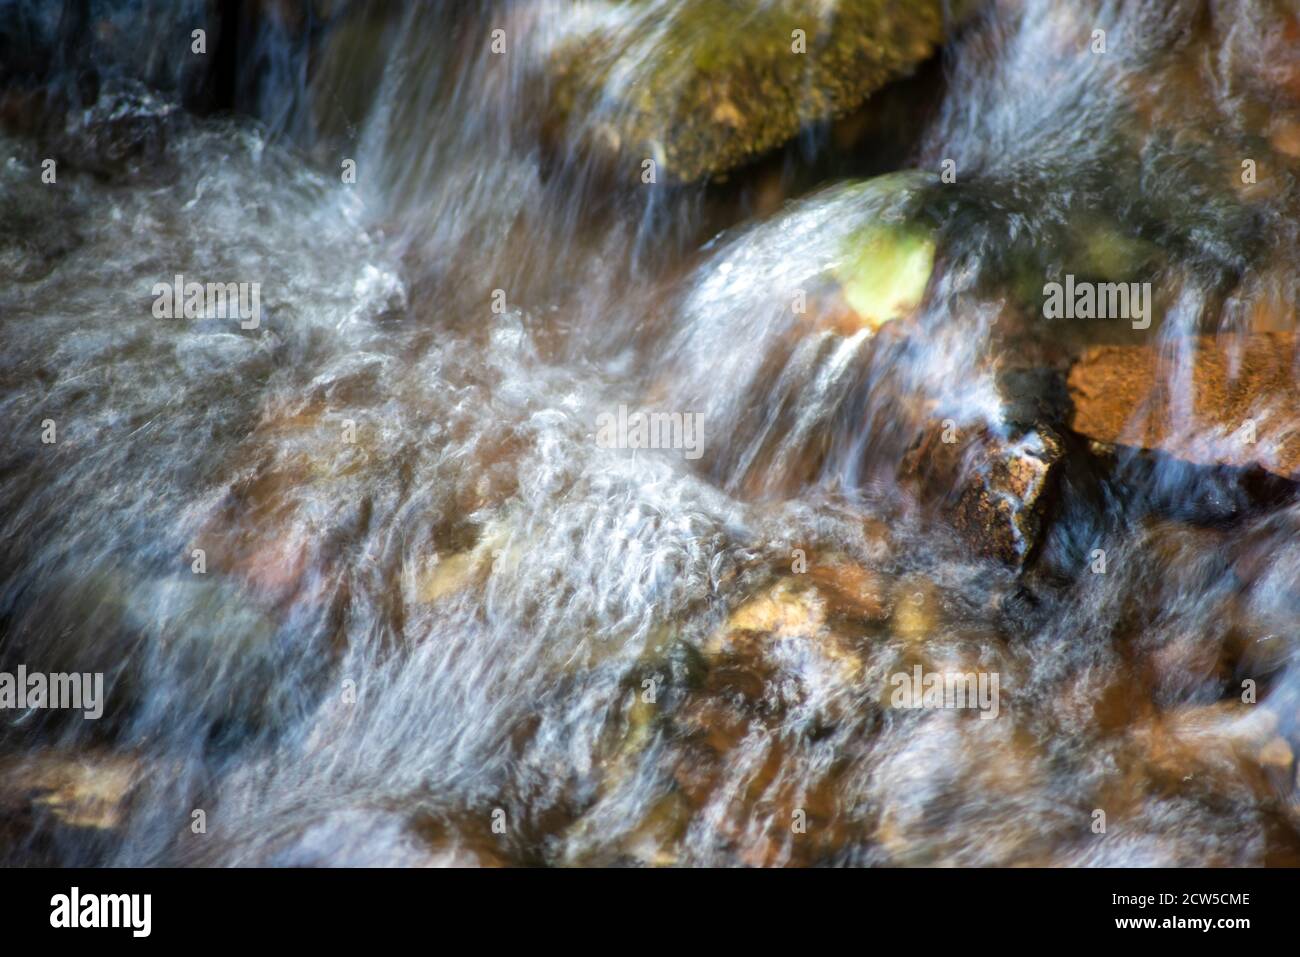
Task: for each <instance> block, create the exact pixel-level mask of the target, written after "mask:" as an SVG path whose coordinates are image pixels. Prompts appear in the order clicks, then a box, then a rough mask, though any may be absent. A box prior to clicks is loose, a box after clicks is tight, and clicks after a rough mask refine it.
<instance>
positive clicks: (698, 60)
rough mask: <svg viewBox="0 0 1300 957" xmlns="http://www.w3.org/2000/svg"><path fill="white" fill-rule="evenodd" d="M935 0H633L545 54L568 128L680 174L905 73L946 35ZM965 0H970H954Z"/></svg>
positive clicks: (846, 104) (756, 148)
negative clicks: (751, 0)
mask: <svg viewBox="0 0 1300 957" xmlns="http://www.w3.org/2000/svg"><path fill="white" fill-rule="evenodd" d="M945 6H947V5H946V4H944V3H941V2H939V0H913V2H910V3H892V2H889V0H839V2H837V3H824V2H814V0H778V2H774V3H765V4H753V5H751V4H736V3H732V2H730V0H692V2H689V3H678V2H671V3H665V2H652V0H636V2H624V3H617V4H608V5H605V6H604V7H603V8H602V9H601V10H600V11H599V12H598V13H597V14H596V15H594V16H592V17H591V19H590V21H588V22H584V23H583V24H581V25H579V28H578V29H577V30H575V31H574V32H573V33H571V34H570V35H569V36H567V37H566V38H565V39H563V40H562V41H561V42H560V43H559V44H558V45H557V47H556V49H555V50H554V51H553V53H552V55H551V57H550V63H549V70H550V73H551V77H552V80H553V82H554V96H553V105H554V108H555V110H556V112H557V114H558V115H556V116H555V117H553V119H552V125H555V126H558V127H559V129H560V130H561V131H562V132H561V134H560V135H562V136H563V137H564V138H565V139H566V142H573V141H574V139H576V140H577V141H578V142H579V143H580V144H582V146H584V147H585V148H588V149H592V150H593V151H594V152H596V153H597V154H601V153H603V154H605V155H606V156H610V155H612V156H615V157H619V158H621V159H622V160H623V161H624V162H626V163H627V164H629V168H630V169H631V168H635V169H636V171H637V172H639V171H640V164H641V163H642V162H643V160H645V159H652V160H654V161H655V162H656V163H657V164H658V167H659V172H660V173H662V174H663V175H665V176H666V177H667V178H670V179H672V180H675V181H678V182H691V181H694V180H698V179H702V178H704V177H706V176H711V175H715V174H718V173H721V172H724V171H726V170H729V169H731V168H733V167H735V166H738V165H740V164H741V163H744V162H745V161H746V160H748V159H750V158H752V157H754V156H756V155H757V154H759V153H762V152H764V151H765V150H768V149H771V148H773V147H775V146H778V145H779V144H781V143H783V142H784V141H786V140H788V139H790V138H791V137H792V136H794V135H795V133H797V132H798V130H799V129H800V127H802V126H803V125H805V124H807V123H810V122H813V121H817V120H824V119H830V118H832V117H838V116H841V115H843V114H845V113H847V112H848V111H850V110H852V109H853V108H854V107H855V106H857V105H858V104H859V103H861V102H862V100H863V99H864V98H865V97H867V96H868V95H869V94H870V93H872V92H873V91H875V90H876V89H878V88H879V87H881V86H883V85H884V84H885V83H887V82H888V81H890V80H892V79H894V78H896V77H900V76H903V75H906V74H908V73H910V72H911V71H912V70H913V69H914V68H915V67H916V66H917V65H918V64H919V63H920V62H921V61H923V60H925V59H926V58H927V57H929V56H930V55H931V54H932V53H933V52H934V50H935V47H936V46H937V45H938V44H939V43H941V42H942V41H943V39H944V36H945V22H944V8H945ZM956 6H959V7H968V6H970V5H969V4H958V5H956Z"/></svg>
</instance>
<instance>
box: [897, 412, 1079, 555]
mask: <svg viewBox="0 0 1300 957" xmlns="http://www.w3.org/2000/svg"><path fill="white" fill-rule="evenodd" d="M945 439H947V440H948V441H945ZM1060 458H1061V442H1060V439H1059V438H1058V437H1057V435H1056V434H1055V433H1054V432H1052V431H1051V429H1049V428H1047V427H1045V426H1040V427H1038V428H1036V429H1031V430H1029V431H1028V432H1024V433H1022V434H1020V435H1019V436H1018V437H1010V438H1004V437H1001V436H999V435H997V434H995V433H994V432H992V431H991V430H989V429H987V428H981V429H978V430H970V429H966V428H960V427H952V428H946V427H943V426H937V427H931V428H930V429H929V430H927V431H926V432H925V433H924V434H923V436H922V437H921V439H920V440H919V441H918V442H917V444H916V445H915V446H913V448H912V449H911V450H910V451H909V452H908V453H907V455H906V456H905V457H904V459H903V463H902V474H903V476H904V477H905V478H907V479H910V480H912V481H914V482H915V483H916V484H917V487H918V491H919V493H920V495H921V497H922V498H923V499H930V500H935V499H938V500H940V501H941V503H942V507H943V509H944V511H945V513H946V514H947V516H948V520H949V521H951V522H952V524H953V526H954V527H955V528H956V529H957V531H958V533H959V534H960V535H961V536H962V537H963V538H964V539H965V540H966V541H968V542H970V544H971V545H972V546H974V547H975V548H976V549H977V550H978V551H979V552H980V553H982V554H984V555H989V556H991V557H994V558H998V559H1000V560H1001V561H1004V562H1006V563H1008V564H1011V565H1020V564H1022V563H1023V562H1024V561H1025V559H1027V558H1028V557H1029V554H1030V553H1031V552H1032V551H1033V549H1034V546H1035V545H1036V544H1037V542H1038V534H1039V531H1040V525H1041V520H1042V514H1043V509H1044V506H1045V504H1046V494H1047V491H1048V489H1049V488H1050V484H1051V478H1052V474H1053V471H1054V469H1055V466H1056V463H1057V462H1058V461H1059V460H1060Z"/></svg>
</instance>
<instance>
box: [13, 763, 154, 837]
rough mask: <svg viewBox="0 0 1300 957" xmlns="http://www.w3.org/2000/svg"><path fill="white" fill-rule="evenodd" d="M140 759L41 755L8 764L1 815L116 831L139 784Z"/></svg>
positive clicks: (78, 827)
mask: <svg viewBox="0 0 1300 957" xmlns="http://www.w3.org/2000/svg"><path fill="white" fill-rule="evenodd" d="M140 770H141V769H140V766H139V762H138V760H137V759H136V758H134V757H131V756H128V755H114V754H106V753H97V752H89V751H88V752H84V753H65V752H59V751H49V752H42V753H40V754H36V755H32V756H29V757H22V758H17V759H13V760H11V761H7V762H6V763H5V765H4V768H3V773H0V781H3V785H0V817H5V816H10V815H19V816H29V815H30V816H34V817H44V816H48V820H49V821H50V822H51V823H53V824H54V825H56V826H58V827H61V828H71V829H88V830H92V831H111V830H114V829H116V828H117V827H118V826H119V825H121V823H122V821H123V819H124V817H125V814H126V806H127V803H128V801H129V799H130V796H131V792H132V791H133V789H134V787H135V785H136V784H137V783H138V782H139V780H140Z"/></svg>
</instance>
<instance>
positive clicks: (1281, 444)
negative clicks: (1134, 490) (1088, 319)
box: [1068, 332, 1300, 479]
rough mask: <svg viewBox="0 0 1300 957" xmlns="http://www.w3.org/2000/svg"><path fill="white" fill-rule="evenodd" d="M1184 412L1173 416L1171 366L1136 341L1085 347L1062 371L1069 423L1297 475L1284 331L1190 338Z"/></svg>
mask: <svg viewBox="0 0 1300 957" xmlns="http://www.w3.org/2000/svg"><path fill="white" fill-rule="evenodd" d="M1194 346H1195V357H1194V359H1193V368H1192V376H1191V386H1192V395H1191V402H1190V416H1191V420H1190V421H1187V422H1176V421H1174V420H1173V416H1174V409H1175V408H1176V405H1175V402H1174V399H1175V397H1174V396H1173V395H1172V394H1171V391H1170V380H1171V378H1172V374H1171V373H1172V370H1171V369H1169V368H1168V367H1167V366H1166V365H1165V364H1163V363H1162V362H1161V361H1160V360H1159V358H1158V355H1157V353H1156V352H1155V351H1154V350H1153V349H1151V348H1149V347H1146V346H1095V347H1093V348H1090V349H1088V350H1087V351H1085V352H1084V353H1083V355H1082V356H1081V357H1080V358H1079V360H1078V361H1077V362H1076V363H1075V365H1074V367H1073V368H1072V369H1071V370H1070V375H1069V380H1068V387H1069V391H1070V398H1071V400H1072V401H1073V403H1074V418H1073V421H1072V422H1071V427H1072V428H1073V429H1074V430H1075V431H1076V432H1078V433H1080V434H1081V435H1084V436H1086V437H1087V438H1090V439H1095V440H1097V441H1100V442H1107V443H1111V444H1117V445H1127V446H1133V447H1137V448H1142V449H1150V450H1156V451H1160V452H1165V453H1167V454H1169V455H1172V456H1173V457H1175V458H1178V459H1183V460H1185V461H1188V462H1192V463H1195V464H1198V465H1227V466H1234V467H1242V468H1244V467H1249V466H1259V467H1261V468H1264V469H1267V470H1268V471H1270V472H1273V473H1275V474H1277V475H1281V476H1282V477H1283V478H1290V479H1297V478H1300V429H1297V427H1296V412H1297V410H1298V409H1300V389H1298V388H1297V384H1296V371H1295V362H1296V355H1297V353H1296V342H1295V334H1294V333H1291V332H1268V333H1257V334H1254V335H1251V336H1248V337H1246V338H1245V339H1244V340H1237V341H1235V342H1234V341H1231V340H1229V341H1223V340H1219V339H1216V338H1214V337H1212V336H1201V337H1198V338H1197V340H1196V342H1195V344H1194Z"/></svg>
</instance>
